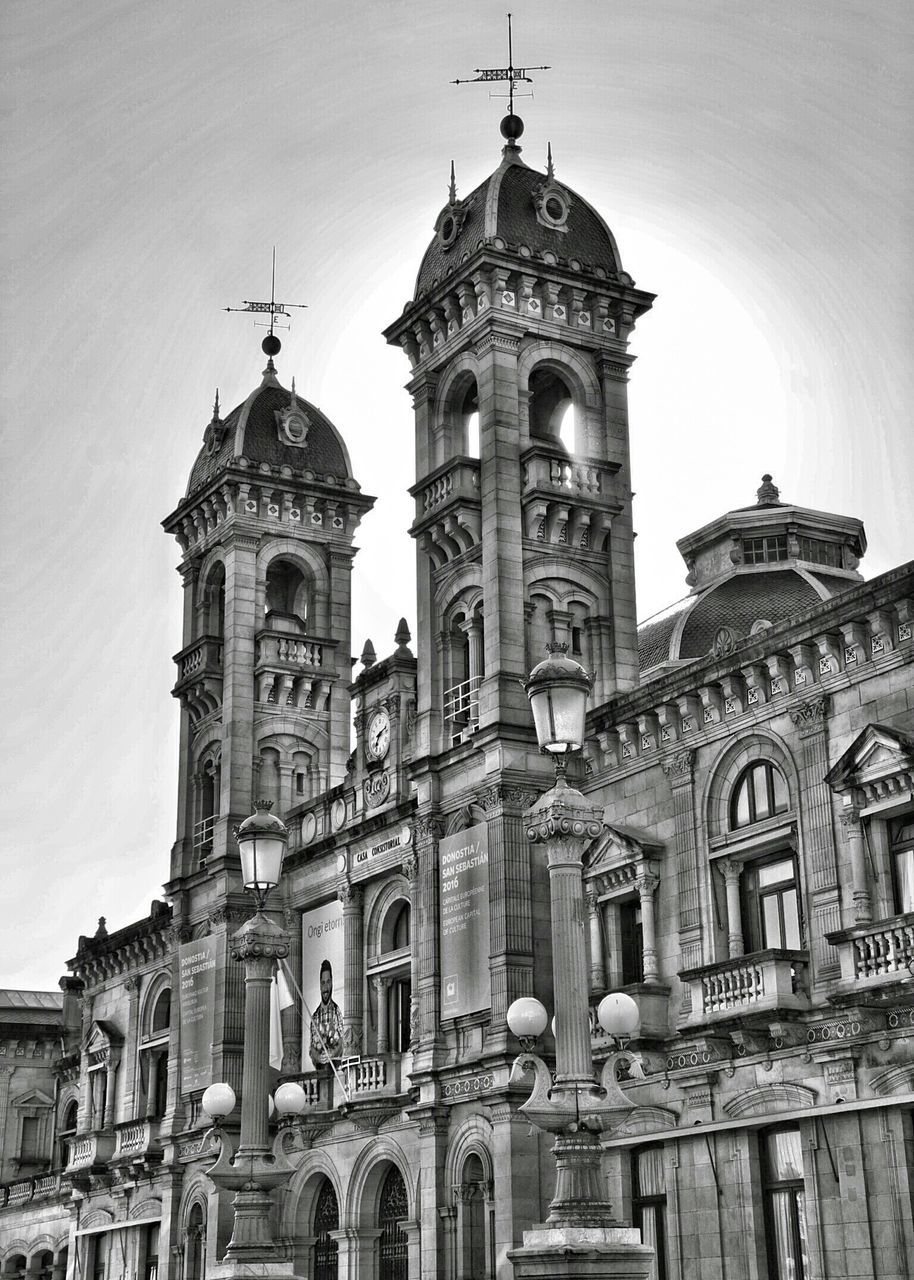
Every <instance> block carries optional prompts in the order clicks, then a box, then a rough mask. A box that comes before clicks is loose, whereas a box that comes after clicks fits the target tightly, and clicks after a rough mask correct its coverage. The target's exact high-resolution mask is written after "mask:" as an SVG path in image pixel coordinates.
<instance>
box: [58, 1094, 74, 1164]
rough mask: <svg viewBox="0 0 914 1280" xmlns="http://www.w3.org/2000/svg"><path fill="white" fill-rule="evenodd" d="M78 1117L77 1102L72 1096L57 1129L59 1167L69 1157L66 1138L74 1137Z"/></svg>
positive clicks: (68, 1146) (65, 1162)
mask: <svg viewBox="0 0 914 1280" xmlns="http://www.w3.org/2000/svg"><path fill="white" fill-rule="evenodd" d="M78 1118H79V1103H78V1102H77V1100H76V1099H75V1098H72V1099H71V1100H70V1101H69V1102H68V1103H67V1105H66V1107H65V1108H64V1112H63V1116H62V1117H61V1121H60V1128H59V1129H58V1131H57V1164H58V1167H59V1168H61V1169H63V1168H64V1167H65V1166H66V1164H67V1161H68V1160H69V1158H70V1145H69V1142H68V1141H67V1140H68V1139H69V1138H75V1137H76V1125H77V1122H78Z"/></svg>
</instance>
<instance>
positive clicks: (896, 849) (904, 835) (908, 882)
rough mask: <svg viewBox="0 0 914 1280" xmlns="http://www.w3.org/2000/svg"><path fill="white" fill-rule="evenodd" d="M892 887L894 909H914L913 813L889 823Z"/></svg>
mask: <svg viewBox="0 0 914 1280" xmlns="http://www.w3.org/2000/svg"><path fill="white" fill-rule="evenodd" d="M889 850H890V853H891V859H892V889H893V891H894V895H895V911H896V912H897V913H898V914H899V915H900V914H901V913H902V912H908V911H914V814H912V813H906V814H905V815H904V816H903V817H901V818H896V819H895V820H894V821H892V822H890V823H889Z"/></svg>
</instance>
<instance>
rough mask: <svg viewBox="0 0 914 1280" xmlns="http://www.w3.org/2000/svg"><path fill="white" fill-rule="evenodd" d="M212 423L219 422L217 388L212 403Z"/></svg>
mask: <svg viewBox="0 0 914 1280" xmlns="http://www.w3.org/2000/svg"><path fill="white" fill-rule="evenodd" d="M213 422H221V418H220V417H219V388H218V387H217V388H216V399H215V400H214V401H213Z"/></svg>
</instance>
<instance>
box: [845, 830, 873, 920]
mask: <svg viewBox="0 0 914 1280" xmlns="http://www.w3.org/2000/svg"><path fill="white" fill-rule="evenodd" d="M841 825H842V827H843V828H844V839H845V841H846V843H847V850H848V853H849V854H850V863H851V893H852V896H853V907H852V911H851V917H852V918H851V921H849V923H851V924H854V925H858V924H869V922H870V921H871V920H872V918H873V904H872V901H871V898H870V886H869V878H868V876H867V874H866V849H865V846H864V836H863V823H862V821H861V819H860V811H859V809H855V808H850V809H845V810H844V812H843V813H842V814H841Z"/></svg>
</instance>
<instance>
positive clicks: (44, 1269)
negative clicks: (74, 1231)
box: [38, 1249, 54, 1280]
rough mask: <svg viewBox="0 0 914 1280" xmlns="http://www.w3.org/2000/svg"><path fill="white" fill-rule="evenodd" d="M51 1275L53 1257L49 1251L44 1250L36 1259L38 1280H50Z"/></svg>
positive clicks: (52, 1272)
mask: <svg viewBox="0 0 914 1280" xmlns="http://www.w3.org/2000/svg"><path fill="white" fill-rule="evenodd" d="M53 1274H54V1255H53V1253H51V1251H50V1250H49V1249H46V1250H45V1251H44V1253H42V1254H41V1256H40V1257H39V1259H38V1280H51V1276H52V1275H53Z"/></svg>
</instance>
